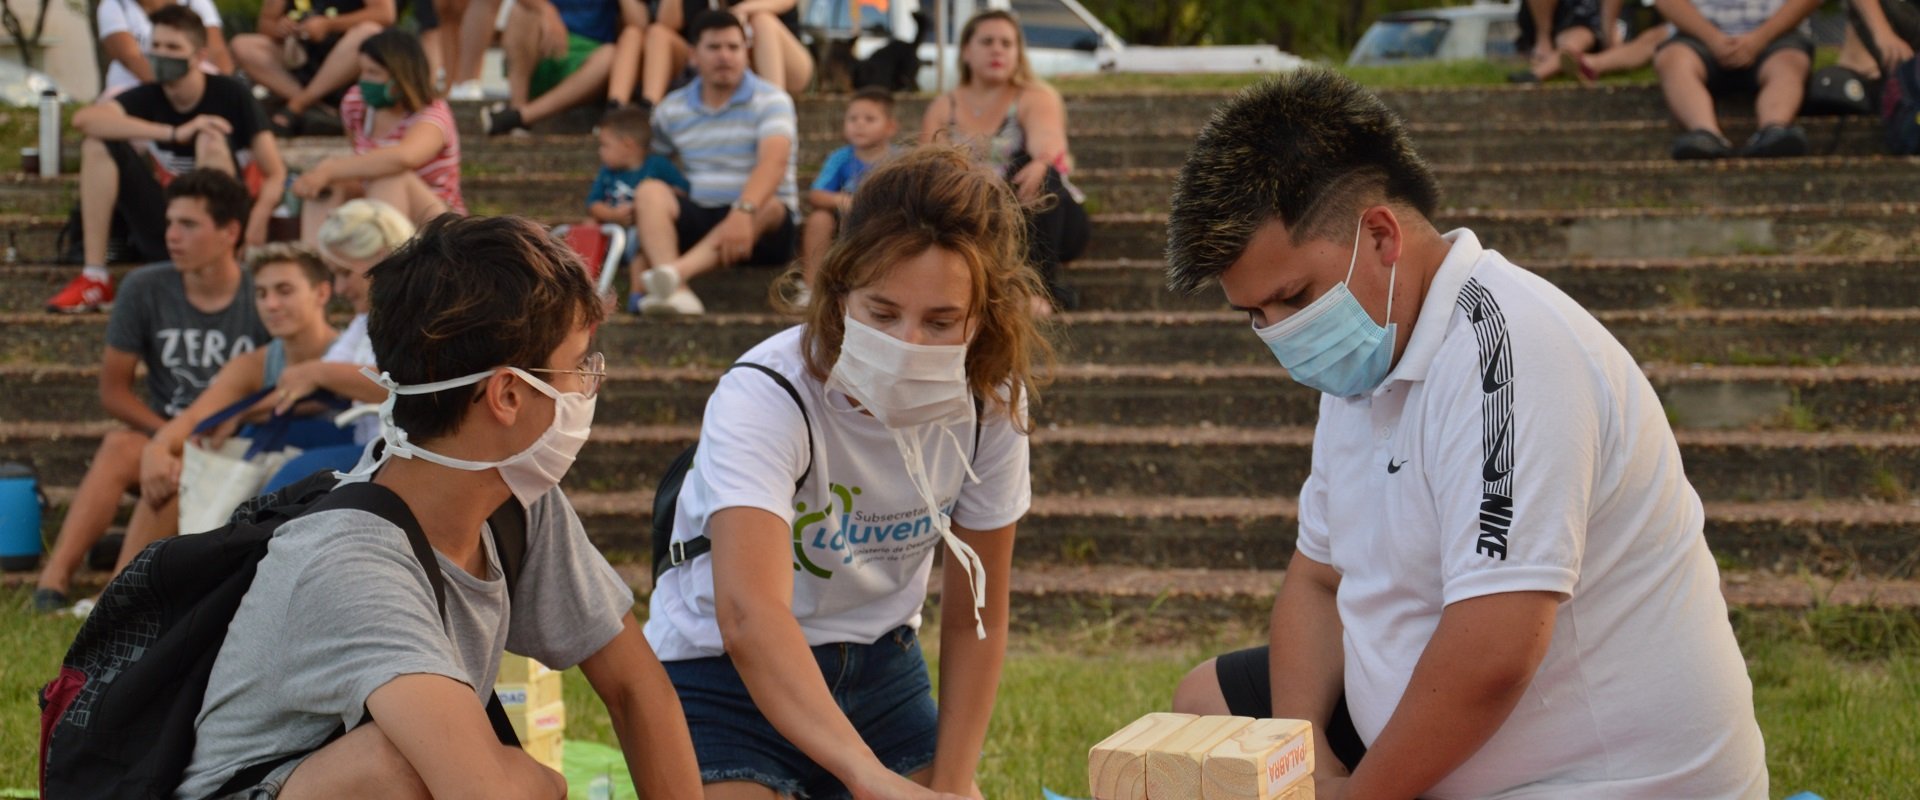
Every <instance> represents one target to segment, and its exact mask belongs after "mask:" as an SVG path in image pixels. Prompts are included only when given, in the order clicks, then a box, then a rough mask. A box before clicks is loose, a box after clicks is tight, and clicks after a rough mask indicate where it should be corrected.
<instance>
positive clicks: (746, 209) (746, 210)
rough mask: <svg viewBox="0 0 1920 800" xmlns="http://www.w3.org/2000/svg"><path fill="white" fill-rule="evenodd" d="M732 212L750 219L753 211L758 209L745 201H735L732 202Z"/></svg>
mask: <svg viewBox="0 0 1920 800" xmlns="http://www.w3.org/2000/svg"><path fill="white" fill-rule="evenodd" d="M733 210H735V211H738V212H740V213H742V214H745V215H747V216H749V217H751V216H753V212H754V211H757V210H759V207H758V206H755V205H754V204H752V203H749V202H747V201H745V200H735V201H733Z"/></svg>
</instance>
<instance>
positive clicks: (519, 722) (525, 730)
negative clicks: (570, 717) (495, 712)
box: [507, 701, 567, 742]
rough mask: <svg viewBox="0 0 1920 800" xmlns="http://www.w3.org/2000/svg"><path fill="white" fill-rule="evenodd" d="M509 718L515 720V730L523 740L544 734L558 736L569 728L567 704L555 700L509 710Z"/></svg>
mask: <svg viewBox="0 0 1920 800" xmlns="http://www.w3.org/2000/svg"><path fill="white" fill-rule="evenodd" d="M507 719H508V720H510V721H511V722H513V732H514V733H516V734H519V736H520V741H522V742H527V741H531V740H533V739H534V737H537V736H540V735H543V734H549V733H551V734H553V735H555V736H558V735H560V734H562V733H564V732H566V730H567V704H566V703H564V702H559V701H555V702H552V703H548V704H546V705H544V706H541V707H539V708H525V707H523V708H522V710H521V711H518V712H512V711H509V712H507Z"/></svg>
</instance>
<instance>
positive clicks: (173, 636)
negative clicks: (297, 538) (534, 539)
mask: <svg viewBox="0 0 1920 800" xmlns="http://www.w3.org/2000/svg"><path fill="white" fill-rule="evenodd" d="M335 483H336V480H335V478H334V476H333V472H332V471H331V470H327V471H321V472H317V473H315V474H313V475H310V476H308V477H306V478H303V479H301V480H299V481H297V482H295V483H293V484H291V485H288V486H286V487H284V488H282V489H280V490H279V491H276V492H273V493H272V494H268V495H264V496H261V497H257V498H255V499H253V500H250V501H248V502H247V503H245V504H243V505H242V506H241V507H240V508H239V509H237V510H235V511H234V515H233V517H232V518H231V519H230V520H229V522H228V523H227V525H226V526H224V527H222V528H219V529H217V530H213V531H209V532H206V533H200V534H193V535H189V536H176V537H173V538H170V539H162V540H160V541H157V542H154V543H153V544H151V545H148V546H147V548H146V549H145V550H142V551H141V552H140V554H139V555H138V556H135V557H134V559H133V561H132V562H131V563H129V564H128V565H127V568H126V569H125V570H124V571H123V572H121V574H120V575H119V577H116V578H114V580H113V582H112V583H109V584H108V585H107V588H106V591H105V592H103V593H102V594H101V596H100V601H99V604H98V605H97V606H95V608H94V610H93V613H92V614H91V615H90V616H88V617H87V621H86V623H85V624H84V625H82V626H81V628H80V632H79V634H78V635H76V636H75V637H74V641H73V645H72V646H71V647H70V648H68V650H67V656H66V658H65V659H64V660H63V661H62V662H61V666H60V675H59V677H57V678H55V679H54V680H53V681H52V682H51V683H48V684H47V685H46V686H45V687H44V688H42V689H41V692H40V796H41V797H43V798H47V800H62V799H63V798H70V797H71V798H89V800H92V799H93V798H129V799H130V800H134V799H137V800H147V799H148V798H155V799H159V798H172V797H173V793H174V790H175V788H176V787H178V785H179V783H180V781H181V779H182V777H183V776H184V775H185V773H186V769H187V766H188V764H189V763H190V761H191V760H192V757H193V747H194V719H195V718H196V717H197V716H198V715H199V713H200V705H201V702H202V700H204V699H205V696H206V688H207V681H208V678H209V676H210V675H211V674H212V671H213V661H214V658H215V657H216V656H217V655H218V654H219V652H220V645H221V643H222V642H223V641H224V640H225V639H226V635H227V626H228V624H229V623H231V622H232V621H233V615H234V614H235V613H236V612H237V611H238V610H239V608H240V601H241V598H243V597H245V596H246V593H247V590H248V588H249V587H251V586H252V584H253V578H254V573H255V570H256V569H257V568H258V566H259V563H260V560H261V559H262V558H265V557H266V555H267V545H268V542H269V540H271V539H272V537H273V532H274V530H275V529H277V528H279V527H280V525H281V524H283V523H285V522H286V521H287V520H290V519H293V518H295V517H299V516H302V515H304V514H307V513H312V512H317V511H321V510H324V509H331V508H354V509H360V510H364V511H368V512H370V513H373V514H376V515H379V516H380V517H381V518H382V519H385V520H387V521H389V522H392V523H394V524H396V525H398V526H400V527H401V528H402V529H403V530H405V531H406V533H407V540H408V542H409V544H411V545H412V547H413V553H414V556H415V557H416V558H417V559H419V561H420V563H421V565H422V566H424V567H425V569H426V573H427V578H428V580H429V582H430V583H432V585H433V592H434V598H435V600H436V601H437V602H438V604H439V606H440V610H441V614H442V615H443V616H444V615H445V613H446V584H445V577H444V576H443V575H442V574H441V571H440V569H439V568H438V562H437V561H435V558H434V555H433V549H432V546H431V545H430V544H428V543H427V539H426V534H425V533H424V532H422V531H421V529H420V524H419V521H418V520H416V519H414V516H413V512H412V511H411V510H409V509H408V508H407V505H406V503H405V502H404V501H402V500H401V499H400V498H399V496H397V495H395V494H394V493H393V492H392V491H391V490H389V489H387V488H386V487H383V486H378V485H375V484H373V483H371V482H366V483H355V484H348V485H346V486H340V487H338V488H337V489H336V488H335ZM489 522H490V524H491V526H492V528H493V531H494V546H495V556H496V558H497V559H498V560H499V562H500V567H501V571H502V572H503V573H505V576H506V580H507V588H508V593H509V596H511V594H512V589H513V585H514V582H515V581H516V579H517V578H518V577H519V574H520V570H521V566H522V565H523V564H524V563H525V560H526V549H527V527H526V516H525V512H524V510H522V509H521V507H520V505H519V504H518V503H517V502H514V501H511V500H509V501H508V502H507V504H506V505H503V506H501V507H500V509H499V510H497V511H495V512H494V513H493V515H492V516H491V517H490V518H489ZM487 716H488V718H489V720H490V721H491V722H492V724H493V728H494V733H495V735H496V736H497V738H499V739H500V741H501V743H502V744H507V745H511V746H519V744H520V742H519V740H518V738H517V737H516V736H515V735H514V732H513V728H512V726H511V724H510V723H509V721H508V718H507V715H506V709H505V708H503V707H502V706H501V705H500V698H499V697H498V696H495V697H494V698H493V699H492V700H491V701H490V702H489V703H488V706H487ZM345 733H346V730H345V728H344V727H342V728H339V729H336V730H335V731H333V733H332V734H331V735H329V736H328V738H327V741H329V742H330V741H332V740H333V739H335V738H338V737H340V736H342V735H344V734H345ZM281 763H284V761H274V762H269V763H264V764H257V765H253V766H251V767H248V768H246V769H243V770H241V771H240V772H239V774H236V775H235V776H233V778H232V779H230V780H229V781H228V782H227V785H226V787H223V789H222V790H221V791H220V792H217V793H216V796H218V795H219V794H223V793H225V792H228V791H233V790H236V789H238V788H240V787H245V786H249V785H252V784H254V783H258V782H259V781H260V780H261V779H263V778H264V777H265V776H266V775H267V773H269V772H271V771H272V770H273V768H275V767H277V766H279V765H280V764H281Z"/></svg>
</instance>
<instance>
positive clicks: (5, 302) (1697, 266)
mask: <svg viewBox="0 0 1920 800" xmlns="http://www.w3.org/2000/svg"><path fill="white" fill-rule="evenodd" d="M1527 268H1528V269H1530V270H1532V271H1533V272H1535V273H1537V274H1540V275H1542V276H1544V277H1546V278H1547V279H1548V280H1550V281H1552V282H1553V283H1554V284H1555V285H1557V286H1559V287H1560V288H1561V289H1562V290H1564V291H1566V292H1567V293H1568V294H1569V295H1572V296H1573V298H1574V299H1575V300H1578V301H1580V302H1581V303H1582V304H1583V305H1585V306H1586V307H1587V308H1591V309H1595V310H1627V309H1642V310H1652V309H1660V308H1673V309H1689V308H1718V309H1735V308H1748V309H1780V310H1785V309H1810V308H1911V307H1914V306H1920V258H1877V257H1871V256H1857V255H1826V256H1712V257H1703V258H1674V259H1649V260H1639V259H1571V260H1568V259H1560V260H1553V261H1532V262H1529V263H1528V264H1527ZM76 269H77V268H76V267H73V266H53V265H47V264H30V265H29V264H15V265H0V311H17V312H29V311H36V310H38V309H40V307H41V304H42V303H44V302H45V301H46V299H47V298H48V297H51V296H52V295H53V293H54V292H56V291H59V289H60V287H61V286H64V285H66V283H67V281H69V280H72V279H73V276H74V275H75V274H76ZM113 269H114V271H115V273H116V275H124V274H125V273H126V272H127V271H129V270H131V269H132V267H131V266H119V267H114V268H113ZM773 275H774V273H773V272H772V271H770V270H764V269H730V270H720V271H717V272H711V273H708V274H706V275H703V276H701V277H700V278H699V279H697V280H695V281H694V282H693V288H694V290H695V291H696V292H698V293H699V294H700V299H701V300H702V301H703V302H705V303H706V306H707V309H708V311H710V312H714V313H754V312H759V311H764V310H765V309H766V308H767V307H768V306H767V284H768V281H769V280H771V279H772V277H773ZM1067 280H1068V282H1069V283H1071V284H1073V286H1074V287H1075V288H1076V289H1078V290H1079V292H1080V299H1081V305H1082V307H1084V308H1088V309H1104V310H1113V311H1218V310H1222V309H1224V308H1225V307H1226V300H1225V299H1224V298H1222V296H1221V295H1220V292H1219V291H1218V290H1215V289H1208V290H1205V291H1202V292H1200V293H1199V294H1196V295H1184V294H1174V293H1172V292H1169V291H1167V290H1166V273H1165V266H1164V264H1162V263H1161V262H1159V261H1132V260H1111V261H1092V260H1082V261H1077V262H1075V263H1073V264H1070V265H1068V266H1067ZM617 282H618V284H619V285H620V286H624V285H625V278H624V277H623V278H620V279H618V281H617ZM622 290H623V291H624V289H622Z"/></svg>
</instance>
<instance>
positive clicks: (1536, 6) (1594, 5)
mask: <svg viewBox="0 0 1920 800" xmlns="http://www.w3.org/2000/svg"><path fill="white" fill-rule="evenodd" d="M1609 2H1614V3H1617V2H1619V0H1609ZM1600 3H1601V0H1526V2H1525V3H1522V4H1521V5H1520V15H1519V16H1520V20H1519V21H1520V41H1519V45H1520V48H1521V52H1524V53H1526V54H1527V68H1526V69H1525V70H1522V71H1520V72H1516V73H1514V74H1513V75H1512V76H1510V77H1511V79H1512V80H1513V81H1514V82H1515V83H1538V82H1540V81H1544V80H1547V79H1549V78H1552V77H1553V76H1555V75H1558V74H1560V68H1561V63H1560V62H1561V60H1562V58H1563V57H1564V58H1566V59H1572V58H1574V57H1576V56H1578V55H1579V54H1581V53H1590V52H1593V51H1594V50H1598V49H1600V47H1601V46H1602V43H1604V42H1610V41H1612V39H1613V37H1612V35H1610V34H1609V32H1608V31H1607V29H1606V28H1603V27H1601V20H1600ZM1614 16H1615V18H1616V19H1617V18H1618V16H1619V13H1618V11H1616V12H1615V15H1614Z"/></svg>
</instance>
